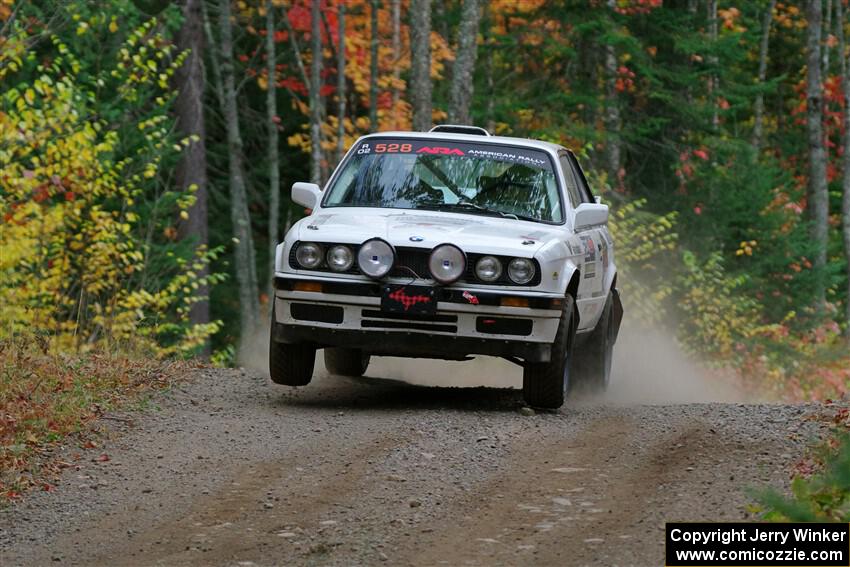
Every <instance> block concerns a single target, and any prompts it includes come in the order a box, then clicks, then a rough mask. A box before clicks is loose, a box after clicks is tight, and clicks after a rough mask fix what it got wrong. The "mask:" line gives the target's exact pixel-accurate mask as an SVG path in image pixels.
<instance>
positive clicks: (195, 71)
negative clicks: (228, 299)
mask: <svg viewBox="0 0 850 567" xmlns="http://www.w3.org/2000/svg"><path fill="white" fill-rule="evenodd" d="M202 1H203V0H186V1H185V3H184V4H183V7H182V8H183V25H181V26H180V31H179V32H178V33H177V47H178V50H180V51H183V50H187V49H188V50H189V56H188V57H187V58H186V61H185V62H184V63H183V66H182V67H180V68H179V69H178V70H177V72H176V73H175V75H174V82H175V86H176V88H177V93H178V94H177V100H176V101H175V105H174V112H175V115H176V117H177V120H176V126H177V131H178V132H179V135H180V136H181V137H186V136H192V135H194V136H197V137H198V139H197V141H195V142H192V143H191V144H189V147H187V148H186V150H185V151H184V152H183V153H182V155H181V157H180V162H179V163H178V164H177V170H176V173H175V177H176V184H177V187H179V188H180V190H183V191H185V190H187V189H188V188H189V187H192V186H195V188H196V189H195V203H194V204H193V205H192V206H191V207H190V208H189V210H188V211H187V212H188V213H189V219H188V220H185V221H183V220H181V221H178V223H177V234H178V237H179V238H180V239H181V240H182V239H185V238H192V239H194V241H195V244H196V245H197V246H198V248H201V247H204V248H206V247H207V244H208V243H209V236H208V234H209V233H208V230H209V229H208V225H207V152H206V129H205V125H204V26H203V14H202V12H201V3H202ZM208 274H209V270H208V268H207V267H204V268H203V269H202V270H201V272H200V273H199V274H198V276H199V277H206V276H207V275H208ZM196 293H197V294H198V296H200V297H203V298H204V299H202V300H200V301H197V302H195V303H193V304H192V306H191V308H190V310H189V320H190V321H191V322H192V323H193V324H203V323H209V321H210V303H209V299H208V296H209V287H208V286H206V285H203V286H199V287H198V290H197V292H196ZM205 350H206V351H208V350H209V349H208V347H205ZM205 354H208V352H206V353H205Z"/></svg>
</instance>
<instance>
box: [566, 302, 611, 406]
mask: <svg viewBox="0 0 850 567" xmlns="http://www.w3.org/2000/svg"><path fill="white" fill-rule="evenodd" d="M613 303H614V302H613V299H612V296H611V294H610V293H609V294H608V298H607V299H606V301H605V306H604V307H603V308H602V315H600V316H599V322H598V323H597V324H596V328H595V329H594V330H593V332H591V334H590V336H589V337H588V338H587V342H585V343H583V345H582V348H581V349H579V350H580V352H577V353H576V356H575V359H574V361H575V364H574V372H573V374H574V375H575V382H576V386H578V387H579V388H580V389H581V390H582V391H584V392H588V393H591V394H601V393H602V392H604V391H605V390H606V389H607V388H608V383H609V382H610V381H611V361H612V359H613V357H614V340H615V334H614V333H615V329H614V321H613V317H612V308H613Z"/></svg>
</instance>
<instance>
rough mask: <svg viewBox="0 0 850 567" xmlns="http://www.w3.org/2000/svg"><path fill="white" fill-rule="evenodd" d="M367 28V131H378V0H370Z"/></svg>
mask: <svg viewBox="0 0 850 567" xmlns="http://www.w3.org/2000/svg"><path fill="white" fill-rule="evenodd" d="M369 6H370V14H369V20H370V26H369V33H370V36H369V129H370V130H371V131H372V132H377V131H378V8H379V3H378V0H372V1H371V2H370V3H369Z"/></svg>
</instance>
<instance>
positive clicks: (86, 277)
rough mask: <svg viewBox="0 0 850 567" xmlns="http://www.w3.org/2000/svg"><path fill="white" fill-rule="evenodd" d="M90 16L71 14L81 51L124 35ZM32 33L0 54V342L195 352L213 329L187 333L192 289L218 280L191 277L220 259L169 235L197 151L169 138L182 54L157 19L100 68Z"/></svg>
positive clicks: (134, 32) (74, 10) (103, 17)
mask: <svg viewBox="0 0 850 567" xmlns="http://www.w3.org/2000/svg"><path fill="white" fill-rule="evenodd" d="M86 7H87V4H74V3H72V4H69V5H68V6H67V7H66V8H67V10H68V12H67V14H65V15H68V16H70V19H71V21H73V22H74V30H75V31H74V34H73V38H74V41H75V44H79V43H82V44H83V46H85V45H86V43H87V42H89V41H91V44H92V46H93V45H96V44H98V43H99V42H101V41H103V40H104V39H105V38H112V37H113V36H115V35H116V34H118V33H119V32H121V29H122V28H121V27H120V25H119V24H118V23H117V20H116V18H115V16H114V15H113V16H108V15H107V14H103V13H96V14H94V15H88V14H85V12H84V9H85V8H86ZM66 32H67V30H66ZM33 34H34V32H33V31H32V29H31V28H26V27H24V26H23V25H21V24H20V23H19V21H14V22H11V23H10V35H9V37H8V38H6V39H5V41H4V42H3V43H2V45H0V74H2V75H3V76H4V80H5V81H7V82H10V83H11V82H14V83H13V84H15V86H13V87H11V88H9V89H7V90H6V91H5V92H4V93H3V97H2V99H0V179H2V180H3V181H4V183H3V187H2V189H0V215H2V216H3V224H2V225H0V248H2V249H3V250H4V254H3V255H2V257H0V298H2V302H3V304H4V306H5V308H4V310H3V311H2V316H0V337H9V336H14V335H16V334H19V333H21V332H23V331H25V330H27V329H29V328H31V327H35V328H37V329H39V330H40V331H42V332H44V333H47V334H48V335H50V336H51V337H52V339H53V340H54V342H55V343H56V344H57V345H58V346H60V347H61V348H64V349H77V350H80V349H84V350H88V349H91V348H94V347H95V346H96V345H98V344H99V343H103V342H106V343H111V344H114V343H116V342H138V343H140V344H142V345H145V347H146V348H149V349H151V350H153V351H154V352H156V353H158V354H159V355H162V356H166V355H173V354H189V353H191V352H193V351H194V350H195V349H197V348H198V347H199V346H201V345H202V344H203V343H204V342H205V341H206V339H207V337H208V336H209V335H210V334H212V333H214V332H216V331H217V330H218V328H219V326H220V323H218V322H214V323H210V324H205V325H195V326H193V325H191V324H190V323H189V321H188V312H189V308H190V307H191V305H192V304H193V303H194V302H196V301H199V300H200V299H201V298H200V297H199V296H198V294H197V291H196V290H197V289H198V288H199V287H200V286H203V285H207V284H214V283H217V282H219V281H221V279H222V276H221V275H218V274H213V275H210V276H204V277H201V276H199V274H200V273H202V272H203V271H204V270H205V267H206V266H207V265H208V264H209V262H210V261H211V260H212V259H214V258H215V257H216V256H217V254H218V252H219V251H218V250H200V251H199V252H198V254H197V255H195V254H194V252H193V251H192V250H191V249H190V248H189V247H188V246H187V245H186V244H185V243H183V244H178V243H176V242H174V239H173V236H169V235H170V234H171V233H174V229H173V227H172V225H173V223H174V221H175V219H176V218H177V217H178V214H179V216H185V215H186V214H187V213H186V211H185V209H186V208H188V207H189V206H190V205H191V204H192V202H193V201H194V196H193V195H192V194H191V192H186V193H181V192H175V191H173V190H171V189H170V188H168V179H169V178H170V175H171V173H170V171H169V169H170V168H171V167H172V163H173V161H174V159H175V156H176V155H177V154H178V153H179V152H180V151H181V149H182V148H183V147H186V146H188V145H189V144H191V143H192V140H191V139H186V140H173V139H172V134H171V130H172V128H171V118H170V116H169V101H170V100H171V99H172V98H173V93H171V91H170V90H169V80H170V77H171V76H172V75H173V74H174V71H175V69H177V68H178V67H179V66H180V65H182V63H183V60H184V58H185V54H176V53H175V52H174V51H175V50H174V47H173V45H172V44H171V43H170V42H169V41H168V40H167V39H166V37H165V36H164V35H163V34H162V32H161V30H160V29H159V24H158V22H157V21H156V20H152V19H146V20H143V21H141V22H140V23H139V24H138V25H137V26H135V27H134V28H131V29H128V30H125V32H124V35H123V37H122V39H121V41H116V42H114V43H110V45H111V46H112V48H111V49H109V50H107V52H108V53H107V54H106V55H103V54H100V55H99V59H98V61H97V65H88V64H87V62H84V57H85V56H87V55H88V53H87V52H78V51H76V50H74V49H72V48H71V47H70V46H69V44H68V43H66V40H65V39H63V38H62V37H60V35H57V34H47V35H46V36H45V37H37V36H34V35H33ZM89 37H91V38H94V39H91V40H89V39H88V38H89ZM80 38H86V39H80ZM30 46H35V48H34V49H33V48H29V47H30ZM110 57H111V58H110ZM119 110H120V111H119ZM169 231H170V232H169Z"/></svg>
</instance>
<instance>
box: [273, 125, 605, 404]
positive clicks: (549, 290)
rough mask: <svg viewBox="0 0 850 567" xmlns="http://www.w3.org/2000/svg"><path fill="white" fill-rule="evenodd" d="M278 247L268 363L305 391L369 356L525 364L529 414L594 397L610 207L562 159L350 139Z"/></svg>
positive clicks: (529, 151) (557, 153)
mask: <svg viewBox="0 0 850 567" xmlns="http://www.w3.org/2000/svg"><path fill="white" fill-rule="evenodd" d="M292 199H293V200H294V201H295V202H296V203H298V204H300V205H303V206H304V207H306V208H308V209H311V210H312V213H311V214H310V215H309V216H307V217H305V218H304V219H302V220H300V221H299V222H297V223H296V224H295V225H294V226H293V227H292V229H291V230H290V231H289V233H288V234H287V235H286V238H285V239H284V241H283V243H281V244H279V245H278V247H277V259H276V263H275V274H274V288H275V298H274V304H273V308H272V328H271V349H270V356H269V370H270V374H271V378H272V380H273V381H274V382H276V383H278V384H286V385H289V386H303V385H305V384H308V383H309V382H310V380H311V378H312V375H313V365H314V362H315V358H316V350H317V349H324V351H325V364H326V366H327V368H328V370H329V371H330V372H332V373H335V374H339V375H344V376H360V375H362V374H363V373H364V372H365V371H366V368H367V366H368V364H369V359H370V356H372V355H376V356H402V357H412V358H440V359H446V360H468V359H469V358H470V356H472V355H491V356H499V357H503V358H506V359H508V360H511V361H513V362H515V363H517V364H519V365H520V366H522V368H523V396H524V398H525V400H526V402H527V403H528V404H529V405H531V406H536V407H543V408H557V407H560V406H561V405H562V404H563V402H564V399H565V396H566V395H567V394H568V393H569V392H570V391H571V390H572V389H573V387H575V386H583V387H585V388H588V389H590V390H597V391H598V390H602V389H604V388H605V387H606V386H607V383H608V379H609V376H610V372H611V356H612V349H613V345H614V342H615V340H616V337H617V332H618V330H619V325H620V320H621V318H622V307H621V304H620V300H619V295H618V292H617V287H616V286H617V267H616V263H615V261H614V247H613V242H612V239H611V235H610V233H609V232H608V227H607V221H608V207H607V206H606V205H603V204H600V203H599V201H598V199H595V198H594V196H593V194H592V193H591V191H590V188H589V187H588V184H587V180H586V179H585V176H584V174H583V173H582V170H581V168H580V167H579V164H578V162H577V161H576V158H575V156H574V155H573V154H572V152H570V151H569V150H567V149H565V148H563V147H561V146H558V145H556V144H551V143H548V142H541V141H536V140H526V139H518V138H505V137H497V136H491V135H489V133H488V132H487V131H486V130H483V129H481V128H475V127H469V126H437V127H435V128H434V129H432V130H431V131H430V132H428V133H421V132H387V133H380V134H372V135H369V136H364V137H362V138H360V139H359V140H358V141H357V143H355V144H354V146H353V147H352V148H351V149H350V150H349V152H348V154H347V155H346V156H345V159H343V161H342V162H341V163H340V165H339V167H337V169H336V171H334V173H333V175H332V176H331V178H330V180H329V181H328V183H327V185H326V187H325V188H324V190H322V189H320V188H319V186H318V185H315V184H311V183H296V184H295V185H294V186H293V187H292Z"/></svg>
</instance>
